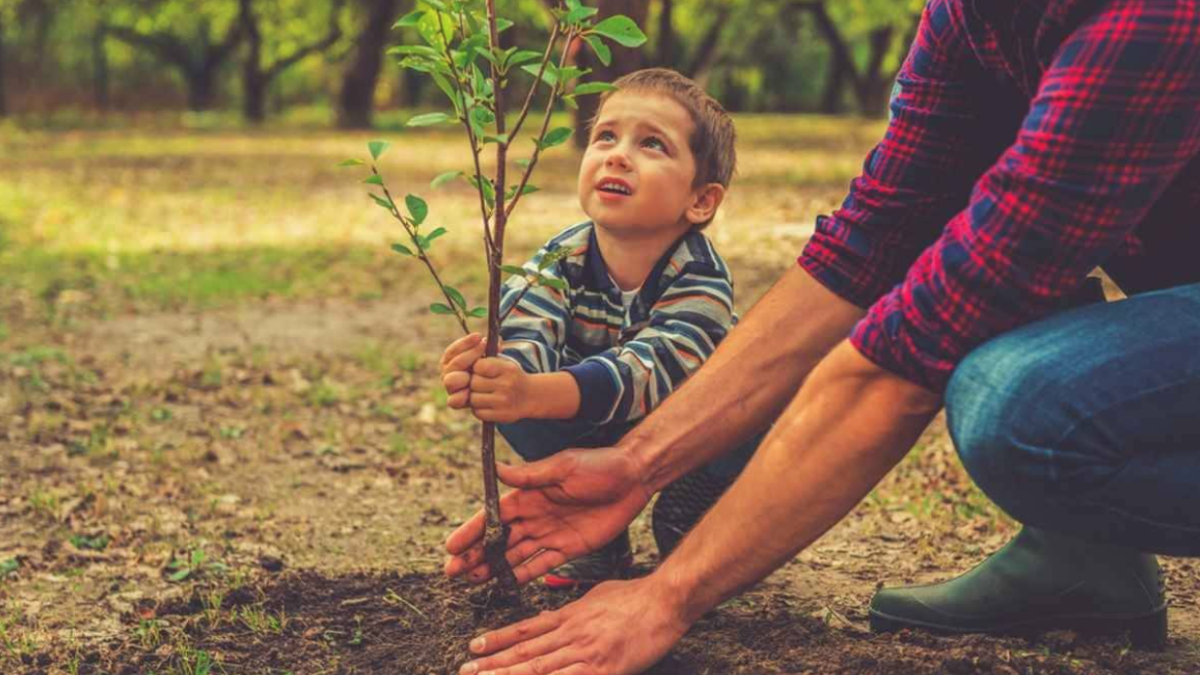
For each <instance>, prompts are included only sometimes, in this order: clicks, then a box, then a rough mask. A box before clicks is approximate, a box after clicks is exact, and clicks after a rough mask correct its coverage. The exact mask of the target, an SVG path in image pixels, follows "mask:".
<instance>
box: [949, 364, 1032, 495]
mask: <svg viewBox="0 0 1200 675" xmlns="http://www.w3.org/2000/svg"><path fill="white" fill-rule="evenodd" d="M1026 356H1027V355H1026ZM1040 378H1041V375H1040V373H1039V367H1038V366H1037V364H1036V363H1034V362H1032V361H1031V360H1030V359H1028V358H1025V359H1021V358H1019V355H1016V354H1013V353H1012V352H1011V350H1008V349H1006V348H1005V345H1003V344H993V343H989V344H987V345H984V346H983V347H982V348H980V349H978V350H976V351H975V352H973V353H971V354H970V355H968V356H967V358H966V359H964V360H963V361H962V363H960V364H959V366H958V367H957V368H956V369H955V371H954V374H953V376H952V377H951V379H950V382H949V385H948V386H947V389H946V396H945V401H946V424H947V427H948V428H949V431H950V438H951V440H952V441H953V442H954V447H955V449H956V450H957V451H958V455H959V458H960V459H961V460H962V463H963V467H964V468H966V470H967V473H968V474H969V475H970V476H971V479H972V480H973V481H975V483H976V485H978V486H979V488H980V489H981V490H983V492H984V493H985V494H987V495H988V497H989V498H991V499H992V501H995V502H996V503H997V504H999V505H1000V506H1001V507H1002V508H1005V510H1006V511H1009V512H1010V513H1011V512H1012V508H1010V504H1011V502H1012V500H1013V498H1014V496H1016V495H1020V494H1023V493H1026V492H1028V490H1029V487H1030V485H1031V484H1036V483H1038V482H1044V481H1047V480H1050V479H1052V478H1053V474H1054V468H1053V466H1052V464H1051V462H1050V460H1051V453H1050V450H1049V447H1050V445H1051V444H1052V443H1051V441H1050V440H1049V438H1048V436H1047V434H1048V433H1049V432H1051V431H1052V428H1053V423H1051V422H1049V420H1048V419H1047V412H1046V410H1043V409H1041V407H1040V406H1039V398H1040V396H1039V394H1045V393H1046V384H1047V383H1046V382H1043V381H1039V380H1040Z"/></svg>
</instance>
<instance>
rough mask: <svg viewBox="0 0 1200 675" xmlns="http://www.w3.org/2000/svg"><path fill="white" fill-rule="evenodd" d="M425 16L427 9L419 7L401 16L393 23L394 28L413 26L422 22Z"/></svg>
mask: <svg viewBox="0 0 1200 675" xmlns="http://www.w3.org/2000/svg"><path fill="white" fill-rule="evenodd" d="M423 16H425V10H423V9H418V10H417V11H415V12H409V13H408V14H405V15H404V16H402V17H400V20H399V21H397V22H396V23H394V24H392V30H395V29H397V28H412V27H413V26H416V25H418V24H420V23H421V17H423Z"/></svg>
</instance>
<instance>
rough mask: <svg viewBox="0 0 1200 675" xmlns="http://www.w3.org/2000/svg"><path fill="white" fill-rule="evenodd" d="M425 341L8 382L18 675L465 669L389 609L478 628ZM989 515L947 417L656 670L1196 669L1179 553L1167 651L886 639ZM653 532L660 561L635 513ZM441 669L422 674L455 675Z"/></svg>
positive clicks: (331, 330)
mask: <svg viewBox="0 0 1200 675" xmlns="http://www.w3.org/2000/svg"><path fill="white" fill-rule="evenodd" d="M764 278H765V277H764ZM763 284H765V282H762V283H760V284H757V285H753V284H752V288H751V289H750V291H749V292H748V294H747V295H743V297H751V298H752V297H756V296H757V294H759V293H761V292H762V290H763V288H764V285H763ZM743 293H747V292H746V291H745V290H744V287H743ZM747 302H748V301H747ZM432 325H435V324H433V323H432V322H427V321H426V320H425V318H424V314H423V311H422V310H420V309H419V308H418V307H416V306H415V305H414V304H413V303H406V302H404V301H400V300H393V301H386V302H385V301H375V302H363V303H357V302H350V301H339V300H331V301H325V302H322V303H314V304H304V303H290V304H288V303H285V304H277V305H257V306H248V307H244V308H242V309H237V310H228V311H218V312H208V313H204V314H197V315H192V314H171V315H152V316H139V317H130V318H119V319H113V320H109V321H104V322H99V323H95V324H91V325H85V326H82V327H81V328H80V329H79V330H77V331H75V332H73V333H70V334H69V335H68V336H66V337H64V338H62V339H61V340H59V341H58V342H57V343H56V344H43V345H39V346H38V347H37V348H36V349H34V348H33V347H29V346H27V348H25V349H24V350H23V351H22V352H21V354H22V355H23V356H22V357H21V358H15V359H10V360H9V362H7V363H5V364H3V365H2V366H0V368H3V369H2V370H0V414H2V415H4V416H5V419H8V420H11V424H6V425H5V426H4V427H0V564H3V563H4V562H5V561H10V560H11V561H16V564H17V565H18V566H17V567H16V569H15V570H11V571H5V572H4V574H6V575H7V579H5V580H4V581H2V582H0V602H2V603H3V604H2V609H0V666H5V665H7V666H9V667H8V668H5V672H102V671H101V668H102V667H103V666H104V664H105V663H108V664H110V666H109V667H110V669H111V664H113V663H125V664H137V663H140V664H143V666H146V667H149V666H151V665H153V666H154V668H155V670H154V672H180V673H192V672H194V671H195V669H196V665H197V663H198V659H202V658H206V659H215V660H217V661H220V662H222V663H225V664H226V666H227V667H226V668H225V672H230V673H233V672H252V673H257V672H283V670H284V669H291V670H292V671H293V672H295V673H302V672H347V673H349V672H360V673H376V672H379V673H383V672H396V671H395V670H388V669H386V668H385V667H384V666H383V665H380V664H384V663H386V662H387V659H388V658H390V657H389V655H391V656H395V655H396V654H398V653H400V652H398V651H397V650H398V649H400V647H399V645H410V647H404V649H403V650H401V651H402V652H403V653H404V654H418V652H419V650H418V649H417V647H415V646H411V645H418V644H428V645H432V646H433V648H434V651H435V652H436V651H438V650H441V652H440V656H438V657H437V658H441V659H449V658H450V657H448V656H446V652H445V648H444V647H445V645H442V646H441V647H439V646H438V645H441V644H442V643H439V642H437V641H435V640H432V638H430V639H429V640H427V641H426V642H421V640H426V638H424V637H422V635H424V634H423V633H422V632H421V630H422V629H421V628H420V625H419V622H417V623H414V619H413V617H412V616H409V617H408V619H407V622H408V623H405V621H406V620H405V619H404V618H403V617H404V616H405V614H404V612H409V614H410V615H411V614H412V610H409V609H405V610H401V609H399V606H400V605H399V601H398V600H396V599H394V598H391V599H389V597H390V596H389V590H390V591H394V592H397V593H398V592H399V591H400V590H401V589H400V586H401V585H404V588H409V589H412V592H413V593H418V592H419V593H423V594H424V595H422V596H421V597H423V598H425V600H424V602H425V603H426V604H419V603H415V602H414V604H416V605H417V607H418V610H417V612H418V613H420V612H424V613H426V614H431V613H432V612H449V613H450V614H447V615H446V616H447V617H450V618H447V619H446V621H451V620H452V621H454V622H457V623H455V624H454V626H455V628H454V629H453V630H448V629H447V630H442V631H441V633H439V634H441V635H443V636H451V637H453V638H455V639H457V638H459V637H461V636H462V635H466V634H469V633H470V632H471V631H472V630H474V629H475V627H476V624H474V623H472V622H474V621H475V620H476V617H475V614H474V613H473V612H474V610H470V608H466V609H464V608H463V606H462V605H461V603H459V601H457V600H454V598H455V597H458V595H461V594H460V593H459V592H458V591H453V590H447V589H448V587H446V588H443V586H442V585H440V582H437V581H436V575H435V572H436V569H437V567H438V565H439V563H440V559H441V553H440V542H441V540H442V538H443V537H444V536H445V534H446V532H447V531H448V530H449V529H450V528H452V527H453V526H454V525H455V524H457V523H459V522H461V520H462V519H463V518H465V517H466V516H467V515H469V514H470V513H471V512H472V511H473V510H474V509H475V508H477V500H476V499H475V497H474V496H475V495H477V494H479V493H480V489H479V479H478V477H477V476H476V471H475V468H474V460H473V456H474V447H475V438H474V434H475V426H474V425H473V424H472V423H471V422H470V421H469V420H467V419H465V418H463V417H462V416H459V415H452V414H450V411H447V410H445V409H444V408H442V407H440V406H439V405H437V404H436V403H435V402H431V401H435V399H436V389H437V386H436V385H437V378H436V369H435V367H434V364H435V354H434V353H433V350H432V349H431V348H430V345H436V344H440V343H441V342H443V341H444V340H446V339H447V338H448V337H450V336H451V335H452V333H451V332H450V330H449V329H445V330H443V328H444V327H441V325H440V324H436V325H437V326H439V327H437V328H433V327H431V326H432ZM39 350H40V351H39ZM980 499H981V498H980V497H979V496H978V495H977V493H974V491H973V490H972V489H971V487H970V484H969V481H968V480H967V479H966V477H965V475H963V473H962V470H961V467H959V465H958V463H957V460H956V459H955V458H954V455H953V450H952V448H951V447H950V444H949V442H948V439H947V437H946V434H945V429H944V426H943V425H942V423H941V422H940V421H939V422H937V423H935V424H934V425H933V427H931V429H930V430H929V431H928V432H927V433H926V435H925V437H924V438H923V440H922V442H921V444H920V445H919V447H918V449H917V450H916V451H915V452H914V453H913V454H912V455H911V456H910V457H909V458H908V459H906V460H905V462H904V463H903V464H902V466H901V467H899V468H898V469H897V470H896V471H895V472H893V474H892V475H891V476H889V478H888V479H887V480H886V481H885V482H884V484H882V485H881V486H880V487H879V488H878V489H877V490H876V491H875V492H874V493H873V494H872V496H871V497H870V498H868V499H867V500H866V501H865V502H864V503H863V504H862V505H861V506H860V507H859V508H857V509H856V510H855V511H854V512H853V514H852V515H851V516H850V517H849V518H848V519H847V520H846V521H844V522H843V523H842V524H840V525H839V526H838V527H836V528H834V529H833V530H832V531H831V532H829V533H828V534H827V535H826V536H825V537H823V538H822V539H821V540H820V541H819V542H818V543H817V544H816V545H815V546H814V547H812V548H811V549H810V550H808V551H806V552H804V553H803V554H801V555H800V556H799V557H798V558H797V559H796V560H793V561H792V562H791V563H789V564H788V565H787V566H785V567H784V568H783V569H781V570H780V571H778V572H777V573H776V574H774V575H772V577H770V578H769V580H768V581H767V582H765V583H764V584H763V585H762V586H760V587H759V588H758V589H756V590H755V591H753V592H752V593H750V594H748V595H746V596H744V597H742V598H739V599H736V600H734V601H731V602H730V603H727V605H726V606H725V607H724V608H722V609H721V610H720V612H718V613H717V614H716V615H714V616H713V617H710V619H708V620H706V621H705V622H704V623H703V624H702V625H700V626H698V627H697V629H696V630H695V631H694V632H693V634H692V635H691V637H689V638H688V640H686V641H685V642H684V643H683V645H681V647H680V649H679V650H678V651H677V653H676V654H675V656H673V657H672V659H673V660H671V661H669V662H667V663H666V664H664V665H663V666H661V667H660V668H659V669H658V670H655V671H654V672H655V673H659V674H660V675H662V674H663V673H709V672H710V673H735V672H736V673H784V672H787V673H800V672H814V673H818V672H819V673H833V672H839V673H841V672H845V673H867V672H881V673H882V672H929V673H934V672H938V673H940V672H963V673H969V672H995V673H1006V674H1007V673H1014V672H1016V673H1040V672H1050V673H1118V672H1122V673H1123V672H1144V673H1191V672H1196V671H1197V670H1200V611H1197V606H1196V602H1197V596H1198V592H1200V563H1196V562H1193V561H1186V560H1167V561H1166V562H1165V565H1166V567H1167V570H1168V579H1169V586H1168V588H1169V591H1170V593H1171V600H1172V614H1171V622H1172V627H1171V636H1172V638H1171V644H1170V648H1169V649H1168V651H1167V652H1166V653H1164V654H1162V655H1149V656H1147V655H1139V654H1136V653H1134V654H1129V653H1127V652H1125V651H1123V650H1122V649H1121V647H1120V645H1119V644H1118V645H1116V646H1113V644H1111V643H1091V642H1088V641H1087V640H1083V639H1081V638H1079V637H1078V636H1073V635H1069V634H1068V635H1052V636H1050V637H1048V638H1043V639H1039V640H1034V641H1028V640H1023V639H1019V638H1007V639H990V638H961V639H950V638H934V637H930V636H924V635H921V634H913V635H907V634H905V635H902V636H900V637H898V638H893V637H871V636H869V635H868V634H867V632H866V614H865V607H866V601H867V599H868V598H869V597H870V594H871V593H872V592H873V590H874V588H875V587H876V585H877V584H879V583H881V582H882V583H887V584H897V583H907V582H923V581H930V580H936V579H942V578H946V577H947V576H950V575H952V574H954V573H957V572H960V571H962V570H965V569H967V568H969V567H970V566H972V565H973V564H974V563H975V562H977V561H978V560H980V559H981V558H982V557H983V556H985V555H986V554H987V553H988V552H990V551H992V550H994V549H995V548H997V547H998V546H999V545H1001V544H1002V543H1003V542H1004V541H1005V540H1006V539H1007V538H1008V537H1009V536H1011V534H1012V533H1013V531H1014V529H1013V525H1012V523H1010V522H1009V521H1007V520H1006V519H1005V518H1003V517H1002V516H999V515H998V514H996V513H995V512H994V510H991V509H990V507H989V506H988V505H987V504H986V502H983V501H980ZM634 535H635V546H636V548H637V549H638V558H639V561H640V562H642V563H644V564H647V565H648V564H652V563H653V561H654V557H655V556H654V551H653V546H652V544H651V538H650V536H649V528H648V527H647V525H646V523H645V522H644V520H639V521H638V522H637V523H636V524H635V527H634ZM414 573H415V574H419V575H423V576H416V577H413V576H403V575H406V574H414ZM181 575H182V576H181ZM421 589H423V590H421ZM456 594H457V595H456ZM307 595H313V596H319V597H323V598H327V599H328V601H327V602H326V601H325V600H322V601H320V602H314V603H307V602H305V601H303V599H304V596H307ZM289 598H290V599H289ZM335 601H336V602H335ZM347 601H349V602H350V604H348V605H347V604H345V603H346V602H347ZM545 601H546V602H557V600H553V599H549V600H545ZM456 603H457V604H456ZM338 608H341V609H338ZM346 608H354V609H353V611H350V610H347V609H346ZM456 608H458V609H456ZM460 610H461V612H465V614H463V613H461V612H460ZM455 612H460V613H459V614H455ZM355 616H359V617H360V620H359V621H360V623H359V624H357V628H356V624H354V623H353V621H354V617H355ZM347 621H350V623H346V622H347ZM371 621H376V622H378V623H374V624H372V623H369V622H371ZM272 622H274V623H272ZM339 622H340V623H339ZM439 625H440V626H441V628H445V625H443V624H439ZM405 626H407V627H405ZM355 630H358V631H360V634H359V640H358V642H357V643H354V641H355V637H354V636H355V633H354V631H355ZM330 631H333V632H330ZM455 631H457V632H455ZM460 633H461V635H460ZM405 636H407V637H405ZM447 639H449V638H447ZM405 640H408V642H405ZM413 640H418V642H412V641H413ZM352 643H353V644H352ZM368 648H369V649H368ZM364 650H366V651H364ZM371 650H374V651H371ZM421 653H424V652H421ZM430 653H433V652H430ZM272 654H274V656H273V657H272V656H271V655H272ZM364 654H368V656H363V655H364ZM202 655H203V656H202ZM252 655H258V656H253V657H252ZM297 655H300V656H302V657H303V658H302V659H301V660H299V661H297V660H295V659H293V658H292V657H293V656H297ZM356 655H357V656H356ZM360 656H361V657H362V658H359V657H360ZM414 658H416V657H414ZM421 658H424V657H421ZM429 658H430V659H433V658H434V657H433V656H430V657H429ZM455 658H457V657H455ZM239 659H240V660H239ZM256 659H257V660H256ZM272 659H273V660H272ZM238 663H241V664H242V665H244V666H246V668H243V669H239V668H237V667H235V666H236V664H238ZM422 663H425V665H427V666H429V668H428V669H427V670H426V671H422V670H412V671H406V672H413V673H416V672H430V673H433V672H452V671H446V670H438V668H440V667H441V666H433V665H429V664H433V663H435V662H434V661H425V662H422ZM13 666H15V670H14V669H13ZM251 666H253V667H251ZM72 668H74V669H75V670H74V671H72ZM189 668H190V670H189ZM273 668H275V669H279V670H278V671H276V670H270V669H273ZM110 671H111V672H124V671H121V670H119V669H111V670H110ZM129 672H140V671H129ZM214 672H220V671H214Z"/></svg>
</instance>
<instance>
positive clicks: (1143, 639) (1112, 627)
mask: <svg viewBox="0 0 1200 675" xmlns="http://www.w3.org/2000/svg"><path fill="white" fill-rule="evenodd" d="M869 615H870V621H871V630H872V631H873V632H876V633H892V632H895V631H898V630H900V629H902V628H923V629H926V630H931V631H935V632H939V633H950V634H957V635H963V634H967V633H992V634H1021V633H1030V632H1033V633H1042V632H1046V631H1051V630H1064V629H1065V630H1074V631H1078V632H1080V633H1082V634H1084V635H1115V634H1120V633H1128V634H1129V642H1130V644H1132V645H1133V647H1134V648H1135V649H1141V650H1146V651H1161V650H1162V649H1163V648H1164V647H1165V646H1166V643H1167V608H1166V606H1165V605H1164V606H1163V607H1161V608H1159V609H1158V610H1155V611H1154V612H1151V613H1149V614H1139V615H1135V616H1112V615H1107V616H1094V615H1090V616H1089V615H1076V616H1056V617H1050V618H1044V619H1030V620H1027V621H1017V622H1013V623H1009V624H999V625H996V626H984V627H978V628H963V627H961V626H949V625H941V624H935V623H929V622H925V621H913V620H910V619H903V618H900V617H897V616H890V615H887V614H884V613H882V612H877V611H875V610H873V609H872V610H870V611H869Z"/></svg>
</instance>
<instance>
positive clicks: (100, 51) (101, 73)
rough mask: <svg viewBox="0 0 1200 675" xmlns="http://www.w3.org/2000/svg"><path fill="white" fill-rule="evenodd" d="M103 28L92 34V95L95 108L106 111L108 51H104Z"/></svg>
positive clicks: (100, 27) (107, 102)
mask: <svg viewBox="0 0 1200 675" xmlns="http://www.w3.org/2000/svg"><path fill="white" fill-rule="evenodd" d="M104 38H105V30H104V26H98V27H97V28H96V30H95V32H93V33H92V95H93V96H94V97H95V104H96V108H97V109H98V110H101V111H106V110H108V104H109V97H108V51H107V50H105V49H104Z"/></svg>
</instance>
